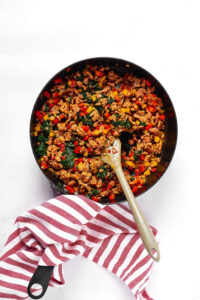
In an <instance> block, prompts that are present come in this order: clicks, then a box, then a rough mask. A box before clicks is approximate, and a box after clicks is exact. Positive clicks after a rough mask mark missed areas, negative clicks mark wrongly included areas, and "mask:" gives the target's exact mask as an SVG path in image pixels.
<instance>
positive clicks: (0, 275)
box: [0, 196, 157, 300]
mask: <svg viewBox="0 0 200 300" xmlns="http://www.w3.org/2000/svg"><path fill="white" fill-rule="evenodd" d="M152 231H153V233H154V235H155V236H157V231H156V229H155V228H152ZM78 255H82V256H83V257H85V258H87V259H89V260H91V261H93V262H95V263H97V264H99V265H101V266H102V267H104V268H106V269H108V270H109V271H111V272H112V273H114V274H116V275H117V276H118V277H119V278H121V279H122V280H123V281H124V283H125V284H126V285H127V286H128V287H129V288H130V289H131V291H132V292H133V295H134V296H135V298H136V299H137V300H139V299H146V300H153V299H152V298H150V296H149V295H148V293H147V292H146V285H147V283H148V281H149V276H150V272H151V268H152V264H153V261H152V259H151V257H150V256H149V255H148V253H147V251H146V249H144V246H143V243H142V240H141V238H140V236H139V233H138V232H137V228H136V224H135V223H134V219H133V217H132V214H131V211H130V209H129V208H128V204H127V203H122V204H113V205H112V206H109V205H102V204H99V203H95V202H93V201H91V200H90V199H88V198H86V197H84V196H59V197H56V198H53V199H51V200H49V201H47V202H46V203H44V204H42V205H41V206H39V207H37V208H35V209H32V210H30V211H28V212H26V213H24V214H22V215H21V216H19V217H18V218H17V220H16V222H15V225H14V230H13V233H12V234H11V235H10V236H9V238H8V240H7V243H6V245H5V247H4V249H3V253H2V256H1V258H0V298H4V299H26V298H27V297H28V295H27V286H28V283H29V281H30V279H31V277H32V275H33V273H34V271H35V270H36V268H37V266H38V264H39V265H53V266H55V268H54V271H53V274H52V277H51V281H50V286H54V287H55V286H59V285H62V284H64V278H63V268H62V265H63V263H64V262H66V261H68V260H70V259H72V258H74V257H75V256H78Z"/></svg>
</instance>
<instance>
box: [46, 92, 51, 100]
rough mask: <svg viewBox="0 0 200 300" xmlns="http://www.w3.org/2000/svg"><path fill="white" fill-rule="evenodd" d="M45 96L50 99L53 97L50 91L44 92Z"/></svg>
mask: <svg viewBox="0 0 200 300" xmlns="http://www.w3.org/2000/svg"><path fill="white" fill-rule="evenodd" d="M44 96H45V97H46V98H48V99H49V98H50V97H51V95H50V93H49V92H48V91H44Z"/></svg>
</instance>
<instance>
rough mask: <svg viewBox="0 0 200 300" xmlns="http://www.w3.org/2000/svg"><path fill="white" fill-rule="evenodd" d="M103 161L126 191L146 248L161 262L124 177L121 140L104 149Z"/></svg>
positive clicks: (150, 232) (156, 245) (147, 227)
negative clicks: (111, 169)
mask: <svg viewBox="0 0 200 300" xmlns="http://www.w3.org/2000/svg"><path fill="white" fill-rule="evenodd" d="M101 159H102V160H103V161H104V162H105V163H107V164H109V165H110V166H111V167H112V168H113V170H114V171H115V173H116V175H117V177H118V179H119V182H120V184H121V187H122V189H123V191H124V194H125V196H126V199H127V200H128V203H129V206H130V209H131V211H132V214H133V217H134V219H135V223H136V225H137V228H138V231H139V233H140V236H141V238H142V241H143V243H144V246H145V248H146V250H147V252H148V253H149V255H150V256H151V257H152V258H153V259H154V260H155V261H159V260H160V251H159V248H158V244H157V242H156V240H155V237H154V235H153V233H152V230H151V228H150V227H149V225H148V224H147V222H146V220H145V218H144V216H143V214H142V212H141V210H140V208H139V206H138V204H137V202H136V199H135V197H134V195H133V193H132V191H131V188H130V186H129V184H128V181H127V179H126V177H125V175H124V172H123V170H122V166H121V142H120V140H119V139H115V141H114V143H113V145H112V146H111V145H109V146H108V147H107V148H105V149H104V152H103V153H102V155H101Z"/></svg>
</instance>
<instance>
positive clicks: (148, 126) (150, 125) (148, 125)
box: [145, 124, 153, 130]
mask: <svg viewBox="0 0 200 300" xmlns="http://www.w3.org/2000/svg"><path fill="white" fill-rule="evenodd" d="M152 127H153V125H152V124H147V126H146V127H145V129H146V130H149V128H152Z"/></svg>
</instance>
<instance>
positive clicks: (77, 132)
mask: <svg viewBox="0 0 200 300" xmlns="http://www.w3.org/2000/svg"><path fill="white" fill-rule="evenodd" d="M70 71H71V69H70V68H68V69H67V70H66V76H64V77H63V78H61V77H57V78H56V79H54V84H53V86H52V88H51V89H50V90H46V91H44V92H43V94H42V96H41V98H44V100H45V102H44V104H43V106H42V107H41V110H38V111H36V120H37V124H36V126H35V128H34V132H33V135H34V136H35V138H37V144H38V146H37V149H36V151H37V154H38V156H39V163H40V166H41V168H42V169H48V170H49V171H50V172H52V173H54V174H55V176H56V177H57V178H58V179H59V183H58V185H59V186H60V188H62V189H63V190H65V191H66V192H67V193H70V194H74V193H75V194H82V195H86V196H87V197H89V198H91V199H93V200H95V201H103V199H105V197H106V198H109V200H110V202H115V198H116V195H118V194H121V193H122V189H121V186H120V184H119V182H118V179H117V177H116V175H115V172H114V170H113V169H112V168H111V167H110V166H109V165H108V164H106V163H104V162H103V161H102V160H101V153H102V151H103V149H104V147H106V146H107V145H108V143H110V144H112V143H113V141H114V139H115V138H118V137H119V138H122V137H123V136H124V138H125V141H126V142H125V143H124V141H123V142H122V158H121V159H122V168H123V171H124V173H125V176H126V178H127V180H128V183H129V184H130V186H131V189H132V191H133V193H135V194H137V193H139V190H140V189H141V188H142V187H143V186H144V184H145V182H146V181H147V179H148V177H149V175H150V174H151V173H152V172H156V171H157V165H158V163H159V161H160V157H161V152H162V146H163V142H164V139H165V134H164V126H165V124H164V123H165V112H164V109H163V104H162V99H161V98H159V97H158V96H157V95H156V94H155V93H154V87H153V86H152V84H151V82H150V81H148V80H146V79H145V78H138V77H136V76H134V74H132V73H126V74H125V75H124V76H120V75H119V74H117V73H116V72H114V71H113V70H112V69H110V67H100V66H93V65H87V66H86V67H85V69H84V70H82V71H77V72H76V73H73V74H71V72H70Z"/></svg>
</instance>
